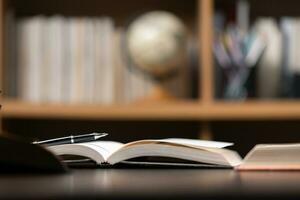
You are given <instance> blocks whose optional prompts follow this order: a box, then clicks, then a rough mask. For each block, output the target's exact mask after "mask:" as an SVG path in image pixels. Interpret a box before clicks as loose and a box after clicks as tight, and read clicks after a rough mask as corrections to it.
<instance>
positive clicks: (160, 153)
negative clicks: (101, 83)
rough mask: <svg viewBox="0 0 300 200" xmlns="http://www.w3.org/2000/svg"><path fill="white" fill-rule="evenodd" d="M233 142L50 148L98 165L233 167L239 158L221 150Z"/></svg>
mask: <svg viewBox="0 0 300 200" xmlns="http://www.w3.org/2000/svg"><path fill="white" fill-rule="evenodd" d="M230 145H232V143H224V142H212V141H203V140H191V139H181V138H170V139H161V140H139V141H135V142H131V143H127V144H122V143H119V142H113V141H97V142H88V143H78V144H64V145H56V146H50V147H48V149H49V150H50V151H52V152H54V153H55V154H57V155H60V156H66V155H67V156H70V155H73V156H74V155H75V156H81V157H85V158H89V159H91V160H93V161H95V162H96V163H97V164H98V165H115V164H118V163H126V164H142V165H145V164H146V165H164V166H182V165H183V166H195V165H197V164H199V166H202V165H203V166H216V167H217V166H219V167H230V168H231V167H234V166H237V165H239V164H240V163H241V158H240V156H239V155H238V154H237V153H236V152H235V151H232V150H229V149H224V147H227V146H230Z"/></svg>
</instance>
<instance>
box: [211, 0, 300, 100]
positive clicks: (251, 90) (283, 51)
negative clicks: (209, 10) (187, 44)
mask: <svg viewBox="0 0 300 200" xmlns="http://www.w3.org/2000/svg"><path fill="white" fill-rule="evenodd" d="M234 6H235V7H236V9H235V13H234V12H232V10H234V9H232V8H231V9H227V10H226V9H225V10H217V11H216V13H215V16H214V29H215V33H214V44H213V45H214V46H213V50H214V57H215V60H216V62H215V96H216V98H220V99H231V100H245V99H249V98H260V99H273V98H298V97H299V96H300V84H299V80H298V79H299V78H298V77H299V73H300V60H299V58H298V57H299V56H297V54H298V51H299V49H298V46H300V43H299V41H300V35H299V33H300V21H299V18H297V17H286V16H280V17H278V16H277V17H275V16H274V17H270V16H268V17H265V16H256V17H255V18H251V20H250V13H251V1H245V0H239V1H236V4H235V5H234ZM250 21H251V23H250Z"/></svg>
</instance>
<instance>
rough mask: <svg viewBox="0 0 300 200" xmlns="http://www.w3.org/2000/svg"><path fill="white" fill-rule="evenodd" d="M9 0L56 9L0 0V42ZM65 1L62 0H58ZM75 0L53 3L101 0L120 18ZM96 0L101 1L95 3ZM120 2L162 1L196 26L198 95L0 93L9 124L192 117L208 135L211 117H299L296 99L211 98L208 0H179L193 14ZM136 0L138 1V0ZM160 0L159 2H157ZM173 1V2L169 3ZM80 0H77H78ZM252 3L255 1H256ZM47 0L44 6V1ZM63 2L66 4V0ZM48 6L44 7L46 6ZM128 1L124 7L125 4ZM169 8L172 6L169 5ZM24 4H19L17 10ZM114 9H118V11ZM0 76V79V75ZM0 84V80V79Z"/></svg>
mask: <svg viewBox="0 0 300 200" xmlns="http://www.w3.org/2000/svg"><path fill="white" fill-rule="evenodd" d="M10 1H11V2H12V3H13V5H15V6H16V9H18V10H19V11H20V13H21V14H22V15H23V14H24V15H27V14H29V15H31V14H40V13H42V14H43V13H44V14H49V13H50V14H52V13H55V12H56V10H55V9H56V3H57V2H56V1H55V2H56V3H50V2H51V1H50V0H48V1H46V4H45V6H42V5H41V3H37V2H38V1H37V0H30V1H28V4H27V6H25V7H24V8H23V6H24V3H25V1H17V0H1V1H0V2H1V4H0V11H1V15H0V17H1V18H0V27H1V28H0V37H1V38H2V40H0V45H1V46H2V47H3V41H4V40H3V31H4V30H3V21H4V19H3V18H4V14H5V12H6V10H5V8H6V7H5V6H6V5H7V4H8V3H9V2H10ZM63 1H65V2H69V1H68V0H63ZM47 2H48V3H47ZM80 2H81V1H76V3H74V9H75V12H74V11H73V10H72V8H69V7H67V6H62V7H59V8H58V9H59V12H62V13H67V14H68V15H84V14H88V15H97V14H98V13H97V9H95V8H92V7H93V6H92V7H91V6H88V3H89V2H91V4H92V5H99V7H100V5H103V6H102V8H101V9H100V10H101V11H103V10H105V9H104V8H105V6H107V7H108V8H109V9H108V10H109V11H112V12H108V14H112V15H115V16H117V17H116V18H117V23H122V21H124V17H125V16H124V12H122V11H121V10H118V9H120V8H119V7H118V8H116V10H114V8H113V7H114V6H113V3H111V2H109V1H106V0H102V1H95V0H90V1H87V3H86V2H85V4H84V5H85V6H83V7H82V11H80ZM96 2H102V3H96ZM126 2H127V1H126ZM128 2H129V3H128V4H126V3H123V4H124V5H123V6H125V7H124V9H125V10H126V9H128V12H131V11H132V10H134V9H137V8H138V7H143V6H145V7H148V8H149V9H163V8H165V7H168V3H169V4H171V5H173V6H174V10H175V11H177V12H178V13H180V14H181V15H182V16H184V18H185V22H187V23H188V24H189V26H191V27H192V29H195V30H196V33H197V34H196V35H197V39H198V48H199V52H198V58H199V66H198V69H199V82H198V88H199V92H198V96H199V97H198V98H197V99H186V100H185V99H182V100H172V101H146V102H143V101H141V102H135V103H129V104H120V105H119V104H118V105H107V106H104V105H98V104H95V105H85V104H70V105H68V104H66V105H65V104H34V103H27V102H22V101H20V100H17V99H9V98H6V97H5V96H4V97H3V98H2V104H3V109H2V111H1V112H2V121H4V127H5V121H6V120H9V123H10V127H12V126H13V125H12V124H13V122H14V119H17V120H20V119H21V120H22V119H38V120H43V119H55V120H91V121H100V122H101V121H103V120H104V121H105V120H117V121H152V120H155V121H157V120H158V121H167V122H170V121H171V123H172V122H173V123H175V122H176V121H186V122H189V121H193V122H197V123H198V122H199V123H201V126H200V128H199V129H200V130H199V133H201V134H202V137H203V138H208V139H210V138H212V137H213V133H212V132H213V131H212V129H213V127H212V126H214V122H215V121H217V122H218V121H233V122H234V121H246V122H249V121H287V120H299V119H300V102H299V101H297V100H256V99H253V100H249V101H245V102H234V101H233V102H226V101H222V100H216V99H215V98H214V75H213V73H214V72H213V65H214V63H213V54H212V48H211V47H212V39H213V38H212V37H213V29H212V21H213V14H214V3H215V1H214V0H197V1H185V3H184V4H187V5H189V4H191V5H189V6H185V7H184V8H182V9H191V8H193V7H195V13H193V15H194V18H193V17H191V16H190V15H185V12H186V10H184V11H180V9H181V6H182V5H183V4H182V3H180V2H181V1H167V2H164V1H157V0H152V1H151V0H147V1H145V4H144V5H143V3H140V2H141V1H128ZM138 2H139V3H138ZM161 2H164V3H161ZM174 2H175V3H174ZM69 3H70V2H69ZM81 3H82V2H81ZM256 3H259V2H258V1H257V2H256ZM49 5H50V6H49ZM66 5H67V4H66ZM47 6H49V7H47ZM126 6H128V7H126ZM171 8H172V9H173V7H172V6H171ZM22 9H24V10H22ZM76 11H78V12H79V13H76ZM118 12H120V13H118ZM4 62H5V61H4V58H3V48H0V63H1V65H0V66H2V67H0V75H1V77H2V78H3V76H4V75H3V63H4ZM1 80H2V79H1ZM1 84H3V83H1Z"/></svg>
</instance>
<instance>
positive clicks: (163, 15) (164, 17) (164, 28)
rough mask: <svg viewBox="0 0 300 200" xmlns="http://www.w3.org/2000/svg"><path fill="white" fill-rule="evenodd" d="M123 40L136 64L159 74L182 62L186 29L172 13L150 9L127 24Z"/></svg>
mask: <svg viewBox="0 0 300 200" xmlns="http://www.w3.org/2000/svg"><path fill="white" fill-rule="evenodd" d="M126 41H127V50H128V55H129V57H130V58H131V60H132V61H133V63H134V64H135V65H136V66H137V67H139V68H141V69H143V70H144V71H147V72H149V73H151V74H153V75H154V76H162V75H165V74H167V73H169V72H170V71H172V70H174V69H176V68H177V67H178V66H179V65H180V63H182V60H183V57H184V51H185V46H186V29H185V26H184V24H183V22H182V21H181V20H180V19H179V18H178V17H177V16H175V15H174V14H172V13H170V12H166V11H152V12H148V13H146V14H143V15H142V16H140V17H138V18H137V19H136V20H134V21H133V22H132V23H131V24H130V25H129V27H128V30H127V34H126Z"/></svg>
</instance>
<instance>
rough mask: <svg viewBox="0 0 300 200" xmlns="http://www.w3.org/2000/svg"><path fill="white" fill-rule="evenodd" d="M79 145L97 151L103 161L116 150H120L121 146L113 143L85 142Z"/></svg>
mask: <svg viewBox="0 0 300 200" xmlns="http://www.w3.org/2000/svg"><path fill="white" fill-rule="evenodd" d="M80 145H83V146H87V147H90V148H92V149H95V150H96V151H98V152H99V153H100V154H101V155H102V156H103V158H104V159H105V160H107V158H108V157H109V156H110V155H111V154H112V153H113V152H115V151H116V150H118V149H120V148H121V147H122V146H123V144H122V143H119V142H113V141H97V142H87V143H81V144H80Z"/></svg>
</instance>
